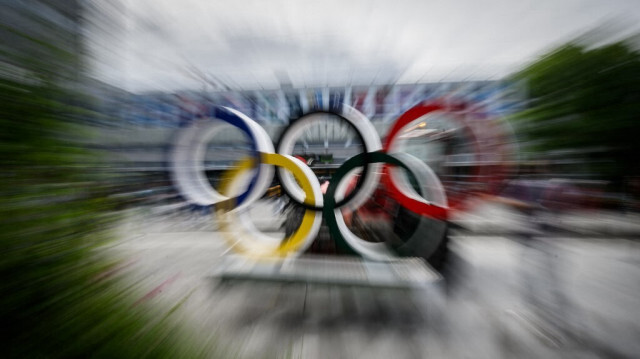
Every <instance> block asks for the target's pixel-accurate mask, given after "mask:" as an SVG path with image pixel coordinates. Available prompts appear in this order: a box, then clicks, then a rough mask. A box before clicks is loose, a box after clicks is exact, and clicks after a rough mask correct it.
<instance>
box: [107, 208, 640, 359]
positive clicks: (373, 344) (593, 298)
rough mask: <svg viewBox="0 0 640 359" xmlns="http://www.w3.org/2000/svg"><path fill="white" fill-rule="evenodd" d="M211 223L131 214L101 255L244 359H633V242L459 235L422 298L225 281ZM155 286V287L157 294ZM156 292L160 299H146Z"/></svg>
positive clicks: (639, 269) (639, 273) (638, 259)
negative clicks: (218, 277) (435, 283)
mask: <svg viewBox="0 0 640 359" xmlns="http://www.w3.org/2000/svg"><path fill="white" fill-rule="evenodd" d="M212 222H213V221H211V219H210V218H209V217H197V216H196V217H190V216H188V215H185V214H178V215H174V216H154V215H149V214H144V213H143V212H142V211H140V210H138V211H132V212H131V213H130V215H129V216H128V217H127V218H126V221H124V222H123V223H122V225H121V226H120V228H119V230H118V231H119V233H120V237H121V240H120V241H118V242H117V243H115V244H114V245H113V246H112V247H111V248H110V249H109V250H110V252H111V253H113V254H114V255H115V256H118V257H120V258H124V260H125V261H129V263H131V265H130V266H128V267H127V268H128V273H127V275H128V278H129V280H130V281H132V282H134V283H136V285H137V289H138V290H139V291H140V295H141V297H143V296H145V293H150V292H154V293H156V294H157V295H154V296H152V297H149V296H146V298H148V299H147V300H149V301H151V302H154V303H157V304H159V305H161V306H165V307H166V308H167V310H172V311H173V312H172V314H171V315H172V316H173V317H174V318H175V319H177V320H179V321H180V322H182V323H183V324H185V325H188V326H190V327H192V328H194V329H196V331H197V332H198V333H200V335H201V336H202V340H206V341H211V342H214V341H215V342H216V343H221V345H224V346H225V347H227V348H229V350H231V352H232V353H233V354H234V355H236V356H238V357H244V358H279V357H284V358H633V357H638V353H640V340H638V339H639V338H640V310H638V309H639V308H640V280H639V279H638V278H640V245H639V244H638V243H637V242H636V241H631V240H628V239H621V238H615V237H589V238H584V237H558V236H556V237H549V238H540V239H538V240H535V241H532V242H527V243H521V242H518V241H516V240H513V239H511V238H508V237H505V236H495V235H494V236H479V235H468V234H465V235H461V234H458V235H456V234H455V233H454V234H453V235H452V237H451V239H452V240H451V244H450V249H451V255H450V257H449V263H448V267H447V270H446V271H445V275H446V277H447V285H446V286H441V287H433V288H429V289H426V290H424V291H408V290H389V289H386V290H385V289H371V288H366V287H362V288H356V287H346V288H345V287H338V286H331V285H304V284H277V283H276V284H274V283H260V282H232V283H229V284H224V285H221V284H220V283H217V282H216V281H214V280H213V279H212V278H211V277H209V276H208V273H210V271H211V269H212V268H214V267H215V266H216V264H217V263H219V262H220V258H221V255H223V254H224V253H225V252H227V249H228V248H227V247H226V245H225V244H224V242H223V241H222V240H221V238H220V236H219V234H218V233H217V232H216V231H215V230H216V228H215V224H213V223H212ZM158 288H160V290H157V289H158ZM154 290H155V291H154Z"/></svg>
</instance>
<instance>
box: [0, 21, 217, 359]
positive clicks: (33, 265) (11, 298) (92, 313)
mask: <svg viewBox="0 0 640 359" xmlns="http://www.w3.org/2000/svg"><path fill="white" fill-rule="evenodd" d="M16 16H17V15H16ZM11 33H12V34H14V35H15V36H19V35H20V29H11ZM48 36H49V37H53V38H55V33H54V32H53V30H50V33H48ZM18 40H20V41H24V42H25V43H20V46H21V47H22V48H28V49H40V48H41V47H42V48H43V50H42V51H41V52H39V54H40V58H39V59H38V60H39V61H23V60H24V59H25V58H28V57H29V55H28V54H29V53H28V52H27V51H22V50H20V49H19V48H18V47H16V48H14V50H13V52H12V51H11V50H6V51H5V50H3V51H2V53H1V54H0V55H1V56H0V70H1V71H0V166H1V168H2V170H1V171H0V183H1V186H0V248H2V252H1V254H2V255H1V256H0V343H2V348H3V349H2V357H4V358H87V357H102V358H140V357H164V358H176V357H184V358H193V357H196V358H197V357H204V356H205V355H206V354H210V352H205V351H204V350H203V346H202V345H199V344H198V345H193V344H194V343H193V340H192V339H190V338H189V337H188V336H187V335H186V334H185V332H184V331H183V330H182V329H178V328H177V327H176V326H175V325H174V323H171V320H172V318H171V316H170V314H169V313H170V312H171V311H168V308H167V310H165V311H162V310H160V309H158V308H155V309H154V308H150V307H148V306H147V304H146V303H143V304H139V305H138V304H136V299H138V298H139V297H140V296H139V294H138V296H135V295H133V294H134V293H132V291H131V290H130V289H125V286H124V285H123V282H122V281H121V278H120V279H118V278H116V277H114V276H113V275H111V276H110V275H107V274H109V273H111V270H112V268H113V266H114V263H112V262H111V261H110V260H109V259H107V258H106V257H104V256H103V254H102V252H101V251H100V248H101V246H102V245H104V244H105V243H107V242H108V241H109V240H110V239H111V236H110V231H109V229H110V227H111V224H112V223H113V219H114V216H113V211H112V208H113V205H112V203H110V202H109V201H108V200H107V199H106V197H105V195H104V194H105V193H106V192H107V191H106V190H105V188H106V184H105V181H103V180H101V176H100V175H99V171H98V169H99V168H100V167H101V166H100V162H99V161H98V157H97V156H95V155H94V154H91V153H89V152H88V151H87V150H85V149H83V148H82V146H80V145H79V144H78V142H76V141H75V139H76V137H77V136H79V135H80V133H79V130H78V124H79V122H82V121H79V119H81V118H87V116H91V113H90V112H88V111H86V110H85V109H84V108H85V106H82V105H81V103H82V101H83V100H82V99H81V98H80V97H79V96H77V94H75V93H73V92H71V91H68V90H65V88H67V87H69V86H67V85H73V84H72V83H70V80H69V79H70V78H75V79H81V75H79V74H74V75H73V76H65V75H66V74H64V73H59V74H58V73H55V72H52V71H51V69H52V68H54V67H53V66H54V65H53V64H55V63H62V62H64V61H67V60H69V58H68V56H67V57H64V56H59V54H60V53H63V51H58V50H57V49H56V45H57V44H56V43H55V42H54V43H46V44H44V43H43V41H42V40H39V39H38V38H36V37H34V36H26V35H25V36H23V37H22V38H19V39H18V38H16V39H15V40H14V43H16V44H18V43H19V42H18ZM5 49H6V48H5ZM64 53H65V54H67V55H68V52H64ZM76 56H78V55H76ZM76 60H77V59H75V60H74V61H76ZM47 63H48V64H50V65H51V66H49V65H46V64H47ZM57 68H59V67H57ZM71 87H73V86H71Z"/></svg>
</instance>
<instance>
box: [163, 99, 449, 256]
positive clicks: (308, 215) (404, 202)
mask: <svg viewBox="0 0 640 359" xmlns="http://www.w3.org/2000/svg"><path fill="white" fill-rule="evenodd" d="M447 110H448V109H447V108H445V107H444V106H441V105H438V104H430V105H428V104H427V105H425V104H420V105H417V106H415V107H413V108H411V109H410V110H408V111H407V112H405V113H404V114H403V115H401V116H400V117H399V118H398V119H397V121H396V122H395V123H394V124H393V125H392V126H391V128H390V130H389V132H388V134H387V135H386V136H385V141H384V144H383V143H382V142H381V140H380V137H379V136H378V133H377V131H376V129H375V128H374V126H373V124H372V123H371V121H369V119H367V118H366V116H364V115H363V114H362V113H360V112H359V111H357V110H356V109H354V108H352V107H350V106H347V105H341V106H335V107H334V108H332V109H331V110H329V111H315V112H310V113H307V114H305V115H303V116H302V117H300V118H299V119H298V120H295V121H293V122H292V123H290V124H289V126H288V127H287V128H286V129H285V130H284V132H283V134H282V135H281V136H280V139H279V141H278V144H277V151H276V150H275V147H274V144H273V142H272V141H271V138H270V137H269V135H268V134H267V133H266V131H265V130H264V128H262V127H261V126H260V125H259V124H258V123H256V122H255V121H253V120H252V119H250V118H249V117H247V116H246V115H244V114H242V113H241V112H239V111H236V110H234V109H231V108H227V107H211V108H210V109H209V110H208V113H207V114H206V115H205V116H202V117H201V118H200V119H199V120H197V121H195V122H193V123H192V124H191V125H190V126H189V127H186V128H183V129H181V130H180V131H179V132H178V134H177V136H176V138H175V142H174V146H173V150H172V152H171V158H170V162H171V174H172V179H173V182H174V184H175V185H176V187H177V188H178V190H179V191H180V193H181V194H182V195H183V196H184V197H185V198H186V199H187V200H189V201H190V202H192V203H195V204H198V205H215V206H216V214H217V215H218V216H219V217H218V220H219V225H220V227H219V232H220V233H221V234H222V235H223V236H224V237H225V239H227V241H228V242H229V244H230V245H231V247H232V248H233V249H234V250H236V251H238V252H241V253H244V254H246V255H249V256H257V257H280V258H281V257H286V256H289V255H295V254H299V253H302V252H304V251H305V250H306V249H307V248H308V247H309V246H310V245H311V243H312V242H313V240H314V239H315V238H316V236H317V234H318V231H319V229H320V226H321V222H322V219H323V218H324V219H325V222H326V224H327V226H328V227H329V230H330V233H331V236H332V238H334V239H335V240H336V241H343V242H345V243H347V244H348V245H349V247H351V248H352V249H353V250H354V251H355V252H357V253H359V254H360V255H362V256H363V257H365V258H368V259H371V260H379V261H385V260H392V259H394V258H396V257H397V256H398V252H397V251H394V250H392V249H390V248H389V247H388V246H387V245H386V244H384V243H372V242H367V241H365V240H363V239H361V238H359V237H358V236H357V235H355V234H354V233H353V232H352V231H351V230H350V229H349V228H348V226H347V224H346V223H345V220H344V217H343V215H342V208H349V209H351V210H355V209H357V208H358V207H359V206H361V205H362V204H363V203H365V202H366V201H367V200H368V199H369V198H370V197H371V196H372V194H373V193H374V191H375V190H376V188H377V187H378V185H379V184H383V185H384V186H385V187H386V188H387V189H388V192H389V193H390V195H391V196H392V197H393V199H394V200H395V201H397V202H398V203H399V204H400V205H401V206H403V207H404V208H406V209H408V210H409V211H411V212H413V213H415V214H417V215H419V216H421V219H420V224H419V226H418V229H416V234H414V235H413V236H412V237H411V238H409V240H408V241H407V242H406V243H407V245H409V246H413V247H414V248H420V252H421V253H422V254H425V255H428V254H429V253H430V252H433V251H435V249H436V248H437V246H438V245H439V243H438V242H439V240H440V239H441V238H442V235H443V234H444V233H445V231H446V222H445V220H446V218H447V213H448V206H447V198H446V195H445V191H444V188H443V186H442V184H441V182H440V180H439V179H438V177H437V175H436V174H435V173H434V172H433V171H432V170H431V168H429V166H427V165H426V164H425V163H424V162H423V161H421V160H420V159H418V158H416V157H414V156H412V155H409V154H407V153H399V152H397V149H398V141H397V140H398V137H399V134H400V133H401V131H402V130H403V129H404V128H405V127H407V126H408V125H409V124H410V123H412V122H413V121H415V120H417V119H419V118H421V117H422V116H425V115H427V114H429V113H431V112H434V111H447ZM327 113H330V114H333V115H336V116H338V117H340V118H341V119H343V120H344V121H346V123H347V124H348V125H349V126H350V127H351V128H353V129H354V130H355V133H356V135H357V136H358V137H359V139H360V141H361V143H362V144H363V147H364V152H362V153H360V154H358V155H355V156H353V157H351V158H349V159H347V160H346V161H345V162H344V163H343V164H342V165H341V166H340V167H339V168H338V169H337V170H336V172H335V173H334V174H333V176H332V180H331V182H330V184H329V187H328V189H327V190H326V193H324V194H323V193H322V191H321V187H320V183H319V180H318V178H317V177H316V175H315V174H314V173H313V171H312V170H311V168H309V167H308V166H307V165H306V164H305V163H304V162H302V161H300V160H299V159H297V158H295V157H293V156H292V154H293V149H294V146H295V142H296V139H297V138H299V137H300V136H301V135H302V134H303V133H304V131H305V129H308V127H309V126H311V125H312V124H313V123H315V122H317V121H318V120H319V119H321V118H322V117H323V116H324V115H326V114H327ZM224 123H226V124H229V125H232V126H234V127H236V128H238V129H239V130H241V131H242V132H243V133H244V134H245V135H246V136H247V137H248V138H249V140H250V156H249V157H247V158H245V159H243V160H241V161H239V162H238V163H236V165H235V166H233V168H232V169H231V170H228V171H226V172H225V173H224V174H223V181H222V182H223V183H224V184H225V185H223V186H222V188H221V189H220V192H218V191H216V190H215V189H214V188H213V187H212V186H211V184H210V183H209V181H208V179H207V178H206V176H205V170H204V157H205V152H206V146H207V143H208V142H209V141H211V139H212V138H213V137H214V136H215V134H216V133H218V132H219V131H220V129H221V128H222V125H223V124H224ZM274 167H276V168H277V171H274ZM358 168H362V174H361V176H359V177H358V180H357V184H356V188H355V189H353V190H352V191H350V192H349V191H348V184H349V180H348V179H350V178H353V176H354V174H355V171H357V169H358ZM403 170H406V171H407V172H408V173H409V176H410V177H412V178H413V179H414V180H415V182H417V189H418V191H416V189H415V188H414V185H412V184H411V183H410V181H409V180H408V179H407V177H405V176H403V173H402V172H403ZM276 172H277V176H278V179H279V182H280V184H281V187H282V189H283V191H284V193H285V194H286V195H287V196H288V197H289V198H290V200H291V201H293V202H295V203H297V204H299V205H300V206H302V207H304V210H305V212H304V215H303V218H302V222H301V224H300V226H299V227H298V229H297V230H296V231H295V232H294V233H293V234H291V235H289V236H288V237H287V238H285V239H284V240H276V239H274V238H271V237H269V236H267V235H265V234H263V233H261V232H259V231H258V230H257V229H256V228H255V227H254V226H253V224H252V222H251V220H249V218H248V208H249V207H250V206H251V204H253V203H255V202H256V201H257V200H258V199H260V198H261V197H262V196H263V195H264V194H265V193H266V191H267V189H268V188H269V186H270V184H271V183H272V181H273V178H274V175H276ZM420 231H430V232H434V231H435V232H437V235H436V236H434V237H433V238H436V240H433V241H425V240H424V238H423V237H424V236H423V235H420ZM438 238H440V239H438Z"/></svg>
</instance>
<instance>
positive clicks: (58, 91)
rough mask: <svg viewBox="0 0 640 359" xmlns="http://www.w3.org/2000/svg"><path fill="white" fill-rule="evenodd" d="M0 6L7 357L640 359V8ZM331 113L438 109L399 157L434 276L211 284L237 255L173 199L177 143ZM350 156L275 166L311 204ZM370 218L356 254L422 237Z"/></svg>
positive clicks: (308, 144)
mask: <svg viewBox="0 0 640 359" xmlns="http://www.w3.org/2000/svg"><path fill="white" fill-rule="evenodd" d="M0 6H1V10H2V11H0V18H1V19H2V22H1V25H0V38H2V41H1V42H0V81H1V86H0V98H1V100H2V101H1V105H0V114H1V116H0V127H1V130H0V138H1V142H0V151H2V155H1V156H0V161H2V171H1V172H0V173H1V176H2V186H1V187H0V191H1V192H2V196H1V198H2V199H1V201H2V205H1V206H0V211H1V215H0V218H1V219H0V223H2V224H1V226H2V231H1V233H2V234H1V235H0V238H1V241H2V254H3V255H2V260H0V271H1V277H0V282H1V283H2V284H1V288H2V299H1V300H0V313H1V316H2V321H1V322H2V324H1V328H2V329H1V330H2V333H0V335H1V337H2V341H3V344H4V345H3V347H4V348H6V352H5V353H6V356H7V357H16V358H30V357H88V356H96V357H146V356H149V357H185V358H192V357H248V358H253V357H296V358H297V357H301V358H315V357H317V358H325V357H346V358H358V357H390V356H394V357H401V358H403V357H407V358H419V357H426V356H432V357H442V358H449V357H453V358H457V357H468V356H472V355H473V356H474V357H482V358H494V357H514V356H518V357H535V358H538V357H581V358H582V357H594V358H600V357H602V358H619V357H622V358H624V357H629V358H631V357H636V356H637V353H638V352H640V347H639V344H638V342H637V338H638V336H639V335H640V316H639V315H638V314H637V313H640V312H639V311H637V310H636V309H637V308H638V305H640V299H638V298H640V296H639V294H640V282H638V280H637V275H638V274H640V267H639V266H640V262H639V261H638V258H640V257H639V256H638V255H639V254H640V250H639V247H638V242H637V240H638V237H639V235H640V215H639V214H638V211H639V210H640V166H638V164H637V156H638V155H640V145H639V143H640V142H638V140H637V138H636V137H637V136H638V134H640V122H638V116H639V115H640V49H639V47H638V46H639V45H640V41H639V39H640V38H639V37H638V33H639V31H640V25H638V24H640V21H639V20H640V12H639V11H638V10H639V9H638V4H637V3H636V2H635V1H623V0H616V1H597V0H594V1H583V0H575V1H574V0H571V1H564V2H562V3H558V2H554V1H521V2H517V3H514V2H509V1H501V0H493V1H489V2H483V3H478V2H474V1H463V0H460V1H452V2H444V3H438V2H435V1H394V2H383V1H374V2H369V1H317V2H305V3H302V2H293V1H291V2H289V1H275V2H273V1H271V2H261V1H239V2H238V1H237V2H207V1H201V0H185V1H181V2H174V1H164V0H162V1H159V0H155V1H149V0H140V1H127V0H114V1H93V0H73V1H66V2H56V1H48V0H29V1H27V0H24V1H19V0H13V1H12V0H6V1H0ZM340 103H344V104H347V105H349V106H352V107H354V108H355V109H357V110H358V111H360V112H362V113H363V114H364V115H365V116H367V117H368V118H369V119H370V120H371V122H372V124H373V125H374V127H375V129H376V131H377V133H378V135H379V136H380V138H381V139H382V140H383V141H384V139H385V136H386V134H387V132H388V131H389V129H390V128H391V126H392V125H393V123H394V122H395V120H396V119H397V118H398V117H399V116H400V115H402V114H403V113H405V112H406V111H407V110H409V109H411V108H412V107H414V106H416V105H421V104H434V103H435V104H440V105H442V106H443V107H445V108H447V109H449V110H448V111H442V112H435V113H431V114H429V115H426V116H423V117H420V118H418V119H417V120H416V121H414V122H413V123H412V124H410V126H407V127H406V129H405V130H403V133H402V135H401V136H400V141H399V142H400V143H399V150H400V151H402V152H405V153H409V154H411V155H413V156H415V157H417V158H418V159H420V160H422V161H423V162H424V163H425V164H427V165H428V166H429V167H430V168H431V169H433V171H434V172H435V173H436V174H437V176H438V178H439V179H440V181H441V182H442V184H443V187H444V190H445V192H446V194H447V197H448V202H449V207H450V212H449V218H448V220H447V221H446V226H447V227H448V230H447V232H446V233H445V235H444V236H445V237H444V238H446V240H444V241H443V243H444V245H443V246H444V247H442V248H440V249H439V250H438V261H437V265H436V264H435V262H433V261H432V260H431V259H430V258H425V259H429V263H431V264H432V265H433V266H434V267H436V269H437V270H438V271H439V272H440V274H441V275H442V280H441V281H439V282H438V283H437V284H434V285H432V286H431V285H430V286H428V288H426V289H425V288H423V289H421V290H417V291H416V290H409V291H407V290H397V289H393V290H389V289H380V288H375V287H373V286H366V285H363V286H334V285H330V284H329V285H323V286H321V285H316V284H313V283H298V284H283V283H279V282H276V283H263V282H257V283H255V282H241V283H237V284H235V285H233V286H228V287H227V286H218V285H216V282H215V281H214V280H212V279H211V278H210V272H211V270H212V269H213V268H214V267H216V266H217V265H218V264H217V263H218V261H219V259H220V258H221V256H223V255H225V254H227V253H228V252H229V247H228V246H227V245H226V244H225V242H224V241H223V240H222V239H221V233H220V230H219V229H220V228H219V227H218V224H219V223H218V221H217V217H216V215H215V213H213V209H212V208H211V207H210V206H198V205H196V204H194V203H192V202H190V201H189V198H187V197H185V196H184V195H183V194H181V193H180V191H179V190H178V189H177V187H176V186H175V184H174V183H173V182H172V176H171V165H170V156H171V151H172V148H173V143H174V141H175V137H176V134H177V133H178V131H180V130H181V129H184V128H187V127H189V126H191V125H193V123H194V122H195V121H196V120H197V119H198V118H199V117H202V116H203V115H204V114H206V113H207V111H208V109H209V108H210V107H211V106H227V107H230V108H233V109H236V110H238V111H240V112H242V113H244V114H245V115H247V116H248V117H250V118H251V119H253V120H255V121H256V122H258V123H259V124H260V125H261V126H262V127H263V128H264V129H265V130H266V132H267V133H268V134H269V135H270V137H271V139H272V140H273V142H274V143H277V141H278V139H279V137H280V135H281V134H282V133H283V131H284V130H285V128H286V127H287V126H288V125H289V124H290V123H291V122H292V121H294V120H296V119H298V118H299V117H301V116H302V115H303V114H305V113H308V112H309V111H313V110H325V111H326V110H330V109H333V108H335V107H336V105H337V104H340ZM249 149H250V144H249V143H248V140H247V139H246V138H245V137H244V135H243V134H242V132H240V131H239V130H237V129H234V128H233V127H232V126H227V127H224V128H223V130H221V131H220V132H219V133H217V134H216V136H215V137H214V138H212V139H211V141H210V142H209V144H208V145H207V149H206V154H205V161H204V169H205V174H206V177H207V178H208V179H209V181H210V183H211V185H212V186H213V187H215V188H219V185H220V181H221V176H222V173H223V172H224V171H227V170H228V169H231V168H233V164H234V163H235V162H236V161H237V160H239V159H241V158H242V157H244V156H246V155H247V154H248V153H249ZM362 150H363V144H362V142H361V141H360V140H359V139H358V136H357V134H355V133H354V131H353V129H352V128H349V127H348V126H346V125H345V123H344V121H342V120H341V119H340V118H337V117H335V116H331V115H325V116H324V118H323V119H321V121H319V122H318V124H317V125H315V127H311V128H309V129H307V130H306V131H305V132H304V133H303V135H301V136H300V138H299V139H297V140H296V142H295V146H294V151H293V154H294V155H296V156H297V157H298V158H300V159H302V160H303V161H305V163H306V164H307V165H308V166H309V167H310V168H311V169H312V170H313V171H314V173H316V175H317V176H318V177H319V179H320V180H321V182H323V181H325V180H328V181H330V180H331V176H332V174H333V173H334V171H335V170H336V169H337V168H338V167H339V166H340V165H341V164H342V163H343V162H344V161H346V160H347V159H348V158H350V157H351V156H353V155H355V154H357V153H359V152H362ZM376 193H377V194H378V195H380V192H376ZM370 202H371V203H368V204H366V205H365V206H364V209H365V210H363V211H361V212H359V213H358V214H359V216H358V218H359V220H362V223H360V222H359V223H357V227H358V228H357V230H358V231H359V232H358V233H359V235H360V236H362V237H370V239H369V240H371V241H373V242H393V241H395V240H396V239H389V238H386V237H385V236H386V234H384V235H381V234H380V233H388V235H389V236H391V237H393V236H399V237H402V234H401V232H402V233H404V232H405V231H407V228H409V227H410V228H412V230H414V231H415V228H417V227H415V226H416V224H415V220H412V219H411V218H412V217H411V216H412V215H411V214H407V213H404V212H402V211H400V210H399V209H398V205H397V204H391V205H385V206H382V207H383V208H382V209H381V210H380V211H379V212H382V213H383V214H384V215H382V216H379V215H377V214H379V213H378V212H376V213H374V212H372V211H371V208H372V206H374V205H375V204H376V203H379V202H380V201H377V198H372V200H371V201H370ZM294 207H295V206H293V205H291V204H290V203H289V201H288V200H287V198H286V195H285V194H283V193H282V191H281V190H280V189H279V183H277V181H276V182H274V183H273V187H272V189H271V190H270V191H269V193H268V194H267V195H266V196H265V197H264V198H263V199H261V200H260V201H259V203H257V204H256V205H255V206H254V207H253V208H252V210H251V217H252V219H253V223H254V224H255V226H256V228H258V229H259V230H261V231H263V232H265V233H269V234H271V235H274V236H276V237H278V236H279V237H282V236H283V235H285V234H286V233H287V231H288V229H287V228H286V223H287V222H291V219H292V217H291V216H292V212H294V210H293V209H292V208H294ZM379 207H380V206H379ZM368 217H369V218H370V220H369V221H367V218H368ZM380 218H383V221H385V223H387V224H386V225H387V226H388V228H391V229H390V230H389V232H381V231H380V227H379V225H380V223H373V222H375V221H378V220H380ZM354 226H356V224H354V225H353V226H352V228H354ZM391 232H393V233H391ZM419 234H420V233H419ZM381 236H382V237H385V238H380V237H381ZM433 236H434V234H433V233H432V232H429V233H427V232H425V233H424V237H425V238H427V239H429V238H432V237H433ZM438 236H439V235H438ZM394 238H395V237H394ZM330 241H331V238H330V236H329V235H328V233H326V231H323V230H322V229H321V231H320V234H319V236H318V240H317V243H316V245H315V246H313V247H312V248H311V250H310V251H311V252H312V254H313V253H316V254H317V253H324V254H327V253H329V254H341V253H336V252H339V251H338V250H336V248H334V247H332V245H331V244H327V243H329V242H330ZM323 243H324V244H323ZM414 254H415V253H414ZM409 255H411V253H409Z"/></svg>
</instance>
